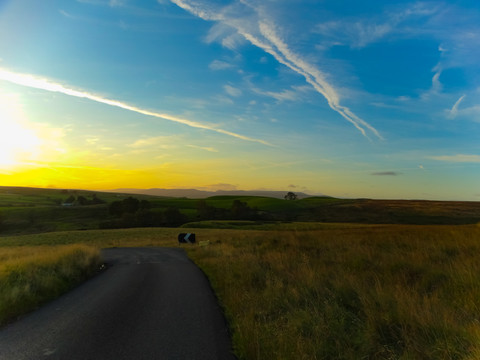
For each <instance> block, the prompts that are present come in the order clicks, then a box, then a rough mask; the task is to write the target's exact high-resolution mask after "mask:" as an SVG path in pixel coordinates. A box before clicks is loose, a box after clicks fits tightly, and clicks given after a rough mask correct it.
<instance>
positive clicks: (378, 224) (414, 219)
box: [0, 188, 480, 360]
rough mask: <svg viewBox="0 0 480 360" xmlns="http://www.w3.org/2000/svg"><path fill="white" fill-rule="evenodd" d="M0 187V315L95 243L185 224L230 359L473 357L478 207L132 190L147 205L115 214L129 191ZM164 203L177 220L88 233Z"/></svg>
mask: <svg viewBox="0 0 480 360" xmlns="http://www.w3.org/2000/svg"><path fill="white" fill-rule="evenodd" d="M0 189H1V191H3V193H2V192H1V191H0V204H1V205H2V206H3V207H2V208H1V209H0V214H1V217H0V323H2V322H3V323H5V322H6V321H10V320H12V319H14V318H15V317H16V316H18V315H20V314H22V313H24V312H27V311H29V310H32V309H34V308H36V307H37V306H39V305H41V304H42V303H44V302H45V301H48V300H50V299H52V298H54V297H56V296H58V295H59V294H61V293H62V292H64V291H67V290H68V289H70V288H71V287H72V286H75V285H76V284H78V283H79V282H81V281H83V280H85V279H86V278H88V277H89V276H92V275H94V274H95V273H96V272H97V271H98V270H99V268H100V263H101V260H100V258H99V249H101V248H105V247H114V246H169V247H177V246H179V245H178V243H177V240H176V239H177V235H178V233H179V232H195V233H196V235H197V241H198V242H199V243H200V244H201V245H202V246H198V245H189V246H185V249H186V251H187V253H188V255H189V256H190V258H191V259H192V260H193V261H194V262H195V263H196V264H197V265H198V266H199V267H200V268H201V269H202V270H203V271H204V272H205V274H206V275H207V277H208V278H209V280H210V283H211V284H212V288H213V289H214V291H215V292H216V295H217V297H218V299H219V302H220V304H221V306H222V307H223V309H224V311H225V314H226V317H227V320H228V323H229V326H230V329H231V333H232V337H233V344H234V350H235V352H236V354H237V356H238V358H239V359H265V358H268V359H469V360H473V359H479V358H480V315H479V314H480V255H479V254H480V225H479V224H480V223H479V222H480V204H479V203H478V202H430V201H428V202H427V201H394V200H375V201H374V200H366V199H360V200H346V199H333V198H322V197H320V198H306V199H302V200H295V201H286V200H280V199H273V198H265V197H236V196H216V197H212V198H208V199H205V200H202V201H200V200H192V199H172V198H158V197H148V196H138V197H137V196H135V197H137V198H138V199H139V200H147V202H148V204H147V203H144V205H145V204H147V205H148V208H144V209H140V210H138V211H137V213H135V214H133V213H132V214H130V213H127V215H125V214H123V215H122V216H121V217H119V216H116V215H112V214H111V213H109V207H110V206H111V204H112V203H114V202H117V203H118V202H122V201H123V200H125V199H128V198H129V196H130V195H128V194H109V193H97V194H96V196H97V197H98V198H99V199H101V200H102V201H104V203H99V204H93V205H92V204H87V205H84V206H77V205H75V206H68V207H65V206H62V205H61V203H62V202H64V201H65V199H66V198H67V197H69V196H71V195H75V196H76V197H77V198H78V196H79V195H80V196H84V197H85V198H88V199H91V198H92V196H93V195H92V193H91V192H80V191H77V192H76V193H74V192H72V191H68V192H65V191H61V190H51V189H48V190H45V189H27V188H0ZM172 209H173V210H175V211H173V214H174V215H175V214H176V215H175V216H177V217H178V216H179V214H180V215H181V216H180V218H181V219H183V220H184V223H183V225H182V224H178V225H180V226H179V227H166V226H163V227H148V228H145V227H143V228H141V227H132V228H128V229H99V228H100V227H101V224H102V221H110V222H111V223H112V224H116V225H122V224H124V222H126V221H127V220H128V221H130V222H129V223H128V224H129V225H132V224H133V225H132V226H138V223H135V221H138V219H139V218H140V217H139V214H140V215H142V216H146V215H145V214H147V215H149V216H159V217H162V216H163V217H162V219H165V214H166V213H168V212H170V213H172ZM239 209H240V210H241V211H240V210H239ZM242 211H243V212H242ZM239 214H240V215H239ZM207 215H208V216H211V218H209V217H208V216H207ZM242 216H244V218H242ZM140 219H141V218H140ZM415 224H416V225H415ZM419 224H422V225H419ZM462 224H463V225H462ZM80 229H82V230H80Z"/></svg>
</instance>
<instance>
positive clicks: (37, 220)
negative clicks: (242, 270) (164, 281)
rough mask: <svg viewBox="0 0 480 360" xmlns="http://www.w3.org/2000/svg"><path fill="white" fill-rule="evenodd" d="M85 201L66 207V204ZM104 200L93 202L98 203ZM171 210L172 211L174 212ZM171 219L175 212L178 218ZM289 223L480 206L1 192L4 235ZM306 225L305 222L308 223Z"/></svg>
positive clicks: (417, 218)
mask: <svg viewBox="0 0 480 360" xmlns="http://www.w3.org/2000/svg"><path fill="white" fill-rule="evenodd" d="M129 197H133V198H135V199H137V200H138V201H144V202H147V203H148V208H146V209H141V210H135V211H132V212H131V213H124V214H123V215H118V214H117V215H114V214H113V213H112V212H111V206H112V204H114V203H116V202H117V203H118V202H121V201H125V200H126V199H128V198H129ZM71 198H75V199H77V200H78V199H79V198H82V199H83V200H85V201H86V203H83V204H80V203H79V202H78V201H76V202H75V203H73V204H70V205H72V206H66V203H67V200H69V199H71ZM94 198H95V199H96V200H98V202H96V203H94V202H93V201H92V200H93V199H94ZM172 211H173V212H172ZM172 214H173V215H172ZM291 222H295V223H298V222H303V223H312V224H311V225H310V228H312V229H314V228H315V227H316V226H317V225H315V223H319V222H321V223H363V224H418V225H426V224H451V225H454V224H476V223H478V222H480V202H445V201H443V202H442V201H413V200H409V201H399V200H368V199H335V198H331V197H309V198H304V199H300V200H295V201H287V200H283V199H275V198H268V197H258V196H213V197H210V198H207V199H202V200H198V199H186V198H164V197H156V196H148V195H131V194H119V193H106V192H92V191H84V190H59V189H34V188H19V187H0V236H2V235H15V234H29V233H30V234H32V233H42V232H53V231H67V230H86V229H102V228H127V227H147V226H153V227H159V226H163V227H172V226H175V227H176V226H179V225H182V224H183V226H185V227H195V228H205V227H217V228H252V227H254V228H257V229H275V228H277V227H278V226H280V227H281V228H288V227H289V225H285V224H288V223H291ZM306 226H307V225H306Z"/></svg>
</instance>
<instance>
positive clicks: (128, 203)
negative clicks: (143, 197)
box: [123, 196, 140, 214]
mask: <svg viewBox="0 0 480 360" xmlns="http://www.w3.org/2000/svg"><path fill="white" fill-rule="evenodd" d="M139 207H140V201H139V200H138V199H135V198H133V197H131V196H129V197H128V198H126V199H124V200H123V211H124V212H127V213H131V214H134V213H135V212H136V211H137V210H138V209H139Z"/></svg>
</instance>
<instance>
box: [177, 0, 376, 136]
mask: <svg viewBox="0 0 480 360" xmlns="http://www.w3.org/2000/svg"><path fill="white" fill-rule="evenodd" d="M170 1H171V2H173V3H174V4H176V5H177V6H179V7H181V8H183V9H184V10H186V11H188V12H190V13H192V14H193V15H195V16H197V17H199V18H201V19H203V20H206V21H217V22H221V23H223V24H226V25H228V26H230V27H231V28H233V29H235V30H236V31H237V32H238V34H239V35H241V36H243V37H244V38H245V39H246V40H247V41H249V42H250V43H251V44H252V45H254V46H256V47H258V48H260V49H262V50H263V51H265V52H267V53H269V54H270V55H272V56H273V57H274V58H275V59H276V60H277V61H278V62H279V63H281V64H283V65H285V66H287V67H289V68H290V69H292V70H293V71H295V72H296V73H297V74H299V75H301V76H303V77H304V78H305V80H306V82H307V83H309V84H310V85H312V86H313V88H314V89H315V90H316V91H317V92H318V93H320V94H321V95H323V97H324V98H325V99H326V100H327V103H328V105H329V106H330V108H331V109H332V110H334V111H336V112H337V113H338V114H339V115H340V116H342V117H343V118H344V119H345V120H347V121H348V122H350V123H351V124H352V125H353V126H355V127H356V128H357V129H358V130H359V131H360V132H361V133H362V135H363V136H365V137H367V138H368V136H367V131H366V130H370V131H371V132H372V133H373V134H374V135H375V136H376V137H378V138H379V139H382V140H383V137H382V136H381V135H380V133H379V132H378V131H377V130H376V129H375V128H374V127H373V126H371V125H370V124H369V123H367V122H366V121H365V120H363V119H361V118H360V117H358V116H357V115H356V114H354V113H353V112H352V111H351V110H350V109H349V108H347V107H346V106H342V105H340V98H339V95H338V94H337V92H336V90H335V89H334V87H333V86H332V85H330V84H329V83H328V82H327V80H326V76H325V74H323V73H322V72H321V71H320V70H318V69H316V68H315V67H314V66H312V65H310V64H308V63H307V62H306V61H304V60H303V59H302V58H300V57H299V56H298V55H297V54H295V53H294V52H292V51H291V50H290V48H289V47H288V45H287V44H286V43H285V42H284V41H283V40H282V39H281V38H280V37H279V36H278V35H277V32H276V30H275V25H274V24H273V23H272V22H269V21H267V19H266V18H265V17H263V18H262V17H261V11H260V10H259V9H258V8H256V7H255V6H254V5H252V4H250V3H249V2H248V1H246V0H239V1H240V3H241V4H243V5H245V6H247V7H249V8H251V9H252V10H254V11H255V12H256V13H257V17H258V18H257V19H256V20H257V23H256V24H253V25H252V24H244V23H242V19H241V18H239V17H238V16H237V15H236V14H235V15H233V16H229V15H228V14H227V13H226V12H222V11H219V9H215V8H212V7H208V6H206V5H205V4H199V3H198V2H194V1H189V0H170ZM251 20H252V18H248V21H251Z"/></svg>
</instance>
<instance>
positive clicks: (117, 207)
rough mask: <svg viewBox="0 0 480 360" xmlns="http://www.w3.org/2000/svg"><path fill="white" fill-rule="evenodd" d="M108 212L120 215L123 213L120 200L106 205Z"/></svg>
mask: <svg viewBox="0 0 480 360" xmlns="http://www.w3.org/2000/svg"><path fill="white" fill-rule="evenodd" d="M108 212H109V213H110V214H111V215H114V216H117V217H120V216H122V214H123V203H122V202H121V201H114V202H112V203H110V205H109V206H108Z"/></svg>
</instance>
